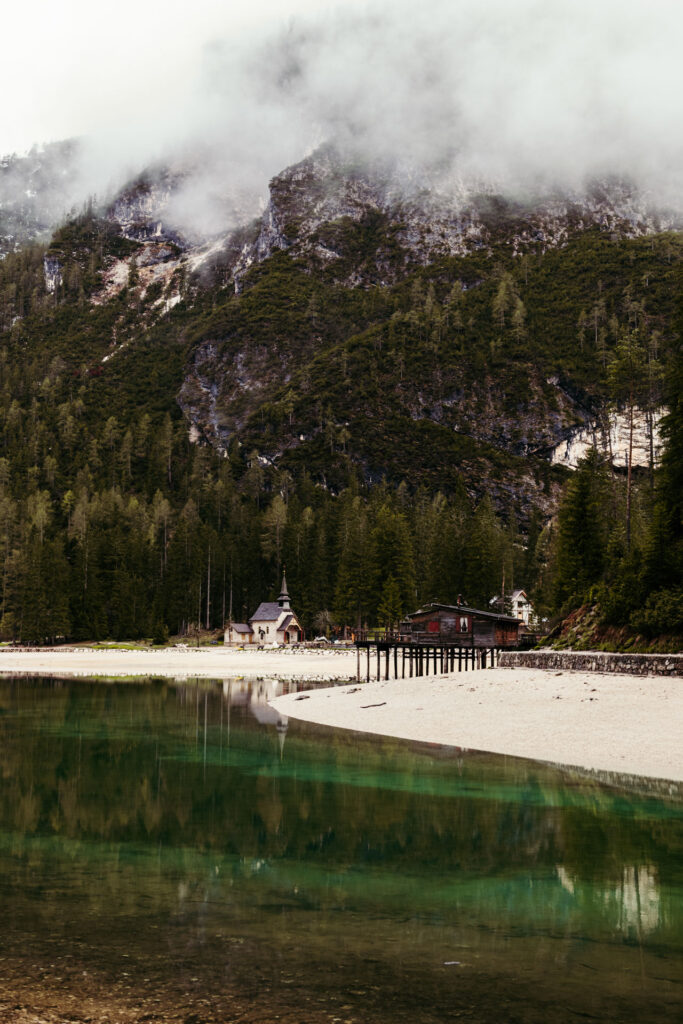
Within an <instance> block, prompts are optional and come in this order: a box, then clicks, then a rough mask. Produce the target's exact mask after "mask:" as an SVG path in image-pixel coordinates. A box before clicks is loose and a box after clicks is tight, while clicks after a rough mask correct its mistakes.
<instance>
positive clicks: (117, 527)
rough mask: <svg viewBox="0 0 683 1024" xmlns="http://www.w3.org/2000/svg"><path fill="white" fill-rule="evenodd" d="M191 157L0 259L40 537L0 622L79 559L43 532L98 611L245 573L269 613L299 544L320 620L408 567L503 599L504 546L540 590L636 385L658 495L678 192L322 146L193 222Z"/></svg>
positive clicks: (22, 501) (12, 491) (4, 317)
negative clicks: (576, 489)
mask: <svg viewBox="0 0 683 1024" xmlns="http://www.w3.org/2000/svg"><path fill="white" fill-rule="evenodd" d="M50 180H52V179H50ZM193 180H194V179H193V172H192V169H191V168H174V169H170V168H153V169H150V170H148V171H146V172H145V173H144V174H141V175H140V176H139V177H138V178H136V179H135V180H134V181H132V182H131V183H130V184H129V185H128V186H127V187H126V188H125V189H123V190H121V192H120V193H119V194H118V195H116V196H115V197H114V198H113V199H111V200H110V201H108V203H107V204H106V205H105V206H104V207H102V208H96V207H93V205H92V204H91V205H90V206H86V207H85V208H84V209H82V211H81V212H80V213H78V214H75V215H72V216H71V217H69V218H68V219H67V220H66V221H65V222H64V223H62V224H61V225H60V226H59V227H58V228H57V229H56V230H55V231H54V232H53V233H52V236H51V238H50V240H49V242H48V243H44V242H42V241H40V239H37V235H38V234H40V232H39V231H38V226H37V225H38V220H39V218H38V217H37V215H36V217H35V225H36V227H35V230H34V229H33V228H30V225H29V219H30V218H28V217H26V218H24V221H23V224H24V227H23V230H24V231H25V236H24V237H25V239H26V241H24V242H23V243H21V244H20V243H19V241H17V240H15V242H13V243H12V248H13V250H14V251H8V252H7V255H6V256H5V259H4V260H3V261H2V262H0V329H1V330H2V331H3V336H2V343H3V344H2V349H1V350H0V357H1V358H2V360H3V362H2V375H1V378H0V388H4V391H2V396H3V397H2V401H1V402H0V425H1V431H0V433H1V434H2V440H3V443H4V449H3V450H4V452H5V455H4V456H3V458H4V459H5V461H6V465H5V466H4V468H3V464H2V458H0V477H2V475H3V474H4V475H5V477H6V483H5V484H4V485H3V486H4V487H5V490H4V494H5V497H6V499H7V501H8V502H9V504H8V505H7V506H6V508H7V509H9V511H7V514H6V518H5V534H4V536H5V541H4V543H5V551H6V557H7V558H8V559H9V560H10V563H11V564H12V565H14V561H13V559H14V557H15V554H14V553H17V562H16V565H17V569H16V572H17V576H16V578H14V577H12V573H9V575H8V577H7V579H8V580H10V582H9V583H8V584H7V586H8V588H9V589H8V591H7V595H6V597H5V599H4V603H3V607H4V609H5V616H9V617H8V618H6V621H5V626H4V627H2V626H0V632H2V631H3V629H4V634H5V635H13V633H14V631H15V630H16V629H17V622H19V621H21V622H23V623H24V627H23V632H24V634H25V635H28V634H26V629H27V627H26V626H25V623H26V622H27V621H29V618H30V616H29V613H28V612H27V611H26V608H27V607H28V606H29V605H30V597H29V595H28V594H27V592H25V590H22V586H24V584H22V583H21V582H20V581H21V579H28V578H29V576H28V575H27V574H28V573H29V569H30V571H31V572H36V573H38V576H40V574H41V573H42V574H45V573H51V574H52V575H54V574H55V569H54V566H52V568H49V564H50V562H49V559H48V561H47V562H46V563H44V564H43V563H41V565H40V566H39V567H37V568H35V567H34V568H33V569H31V567H30V565H29V566H28V567H27V565H26V564H24V563H27V562H28V563H31V565H32V562H31V559H32V558H33V557H34V552H35V548H34V547H33V546H32V545H33V544H34V543H35V537H36V536H38V537H40V538H41V541H40V550H43V547H42V545H43V539H44V537H45V536H49V537H50V538H51V539H50V543H51V544H54V545H55V546H54V548H53V549H51V551H52V554H51V555H50V558H53V559H55V560H56V563H58V564H59V565H60V566H61V570H60V571H62V572H63V573H64V576H65V579H66V580H67V583H66V584H65V592H66V593H68V594H69V595H70V596H69V600H68V611H66V610H65V611H64V616H63V618H64V620H66V619H68V621H69V622H70V623H71V629H72V630H73V631H75V632H76V633H77V634H79V635H88V633H90V634H92V633H93V632H97V633H99V634H101V635H124V634H125V633H126V632H128V633H130V632H131V631H132V632H136V631H137V632H138V633H139V632H140V631H144V630H147V629H149V628H150V626H151V624H154V623H156V624H157V625H158V624H159V623H161V622H165V623H166V624H167V625H168V626H169V628H173V629H178V628H181V627H182V625H183V623H184V624H185V627H187V623H188V622H190V621H194V622H196V621H197V619H198V618H199V617H201V618H202V619H204V618H206V620H207V621H210V622H216V621H217V620H220V619H221V617H222V612H221V611H220V609H221V608H222V605H223V603H224V602H225V600H226V592H227V586H228V585H227V583H226V580H227V579H229V578H232V579H233V588H232V592H233V595H234V597H235V602H236V603H235V607H236V608H238V607H239V609H240V615H244V614H248V613H249V612H250V610H251V609H250V606H251V604H253V603H254V601H255V600H257V599H258V600H261V599H263V597H264V596H268V593H267V592H268V590H269V588H270V587H271V585H272V586H277V583H278V582H279V581H278V579H277V576H278V572H279V567H280V563H281V560H282V558H283V557H285V558H286V559H287V563H288V564H287V569H288V579H290V583H292V586H293V592H294V593H296V592H297V590H298V592H299V594H300V595H301V602H300V603H299V604H298V610H299V612H300V614H301V615H303V619H304V620H305V623H306V626H307V628H310V627H311V624H312V623H313V621H314V617H315V614H316V612H318V611H320V610H321V609H330V608H335V609H336V610H337V614H338V616H340V617H341V616H343V617H344V618H345V619H346V621H353V620H354V618H355V616H356V615H357V614H358V609H359V608H362V609H365V611H364V612H363V614H364V616H365V615H369V616H370V618H371V620H372V618H373V617H377V616H379V615H380V608H383V609H384V611H383V612H382V613H381V614H382V615H388V614H389V611H387V609H390V608H391V609H393V610H394V611H398V612H399V613H400V609H399V608H398V605H397V604H396V600H397V599H396V594H397V593H398V594H399V596H400V601H399V603H400V605H401V608H402V609H403V610H405V608H407V607H408V606H412V604H414V602H415V601H416V600H417V601H422V600H426V599H429V598H430V597H434V596H440V598H441V599H443V600H448V599H450V596H452V597H455V596H456V595H457V593H459V592H463V591H464V592H466V593H467V595H468V599H469V600H470V601H471V602H473V603H476V602H477V601H479V602H480V603H481V602H484V601H486V600H488V599H489V598H490V597H491V596H493V594H494V593H495V592H496V590H497V588H498V587H499V585H500V579H501V567H502V565H503V564H508V563H509V568H508V569H507V570H506V572H507V574H508V575H507V579H508V580H510V579H511V575H510V574H511V573H512V572H513V570H514V571H515V572H516V573H517V574H518V576H517V578H519V573H523V574H524V578H523V580H521V582H523V583H524V584H525V586H526V587H527V588H528V589H532V588H533V587H534V586H538V588H539V590H538V593H539V595H540V594H541V592H542V591H543V587H546V591H547V586H546V584H545V583H544V582H543V573H544V571H545V570H544V569H543V566H544V564H545V562H546V561H547V559H548V558H549V555H548V550H549V548H548V544H549V543H550V541H549V539H548V538H549V536H550V535H549V534H547V531H546V533H543V531H542V530H541V527H542V526H543V524H544V523H548V522H549V521H551V517H552V516H553V515H554V513H555V511H556V509H557V505H558V500H559V495H560V490H561V488H562V486H563V484H564V482H565V481H566V480H567V479H568V474H569V470H568V468H567V467H568V466H569V465H571V464H572V462H574V463H575V458H576V455H575V453H576V451H577V449H580V446H581V445H586V444H587V443H588V442H589V441H591V440H592V439H595V440H597V442H598V444H599V445H600V444H604V447H605V450H606V452H607V453H608V454H609V455H610V457H613V461H614V462H615V463H619V461H620V459H619V457H618V456H617V455H616V453H615V452H614V451H613V447H614V444H615V443H616V442H615V440H614V439H615V437H616V434H615V429H616V426H618V424H616V419H617V412H615V403H616V406H617V407H618V406H619V403H621V406H622V418H621V427H622V428H623V422H624V415H626V417H627V418H628V419H629V422H630V418H631V415H634V416H635V418H636V419H638V420H639V422H640V427H641V434H642V447H643V450H642V452H641V453H640V457H639V458H637V459H636V460H635V461H636V462H640V463H641V464H642V470H641V473H640V476H639V475H638V473H636V483H637V484H638V482H639V481H641V480H642V500H641V498H639V499H638V502H636V504H635V505H634V506H633V509H634V511H633V515H634V516H636V518H637V516H641V511H640V510H641V509H642V516H643V517H646V506H647V500H646V493H647V488H648V486H649V483H648V481H649V479H650V476H651V472H652V468H653V467H652V465H651V463H652V461H653V458H654V457H655V456H656V445H657V443H658V438H657V430H656V425H657V420H658V417H659V410H660V409H661V407H662V404H663V390H662V388H663V384H664V383H665V381H666V377H667V372H668V371H667V366H668V363H669V360H670V358H671V353H672V352H673V351H674V350H675V344H674V343H675V339H676V337H677V320H676V318H677V315H678V314H677V308H678V303H679V301H680V296H681V287H682V284H683V281H682V276H681V275H682V268H683V262H682V261H681V255H682V252H683V246H682V240H681V236H680V234H679V233H678V231H677V230H676V228H677V222H676V219H675V218H674V217H673V216H672V215H670V214H667V213H665V212H661V211H660V212H657V211H656V210H655V209H653V206H652V203H651V202H649V201H648V199H647V197H643V196H642V195H640V194H639V193H638V191H637V190H636V189H635V188H634V187H633V186H629V185H628V184H626V183H624V182H616V181H613V182H602V183H593V184H592V185H591V186H590V187H589V188H587V189H586V190H584V191H583V192H581V193H572V194H549V193H544V194H541V195H538V196H533V195H530V194H527V195H524V196H519V195H517V196H510V195H505V194H503V193H502V192H501V191H500V190H496V188H495V186H494V185H492V184H490V183H488V184H487V183H466V182H454V181H446V180H443V179H439V178H438V177H437V176H434V175H432V176H431V177H429V178H425V177H424V176H421V175H418V174H416V173H415V172H414V170H411V169H410V168H406V167H398V166H391V167H390V166H386V165H379V164H367V163H361V162H359V161H358V160H357V159H349V158H345V157H344V156H343V155H341V154H340V153H339V152H338V151H337V150H336V149H335V148H334V147H331V146H326V147H323V148H322V149H321V150H319V151H317V152H316V153H314V154H312V155H311V156H310V157H308V158H307V159H305V160H304V161H302V162H301V163H299V164H297V165H296V166H294V167H291V168H289V169H287V170H285V171H283V172H282V173H281V174H279V175H277V176H276V177H275V178H274V179H273V181H272V182H271V187H270V196H269V201H268V202H267V204H266V206H265V209H264V210H263V213H262V214H261V215H260V216H259V217H257V218H255V219H253V218H252V219H251V220H249V219H247V220H246V221H245V223H244V224H243V225H242V226H241V227H239V228H237V229H235V228H232V229H227V228H225V227H221V226H220V225H222V224H225V223H226V221H225V219H224V218H223V216H222V215H221V216H220V217H218V219H217V221H216V224H217V225H218V227H217V228H216V230H210V226H209V228H207V223H208V221H207V220H206V219H205V220H204V222H203V225H202V227H201V229H193V226H192V224H191V223H190V222H188V220H187V216H186V213H187V210H188V208H191V206H192V203H191V201H190V200H191V194H192V188H193V187H194V186H193ZM50 188H52V186H50ZM55 188H56V187H55ZM55 188H52V192H50V195H54V194H56V191H55ZM48 191H49V190H48ZM46 202H47V201H46ZM226 203H227V200H225V203H224V204H223V206H222V207H221V209H222V210H224V209H225V208H227V207H226ZM38 205H39V204H37V205H36V207H35V209H37V208H38ZM227 205H230V216H229V217H228V222H229V223H232V222H234V220H235V219H238V220H239V219H240V216H241V215H238V214H239V210H238V204H236V203H232V204H227ZM45 208H46V209H47V206H46V207H45ZM13 209H16V207H13ZM45 217H46V218H47V214H46V215H45ZM5 223H6V222H5ZM188 225H189V226H188ZM17 238H18V236H17ZM629 344H630V345H631V347H632V348H633V349H634V351H635V349H637V351H638V358H639V359H641V360H642V366H643V368H644V369H643V372H642V374H641V378H640V379H639V381H638V386H637V388H636V389H635V391H633V392H632V393H628V389H627V390H626V391H625V390H624V387H623V385H620V386H619V387H618V386H617V384H618V381H617V380H616V376H615V372H614V367H615V366H616V365H617V363H618V361H619V359H620V358H621V356H620V353H621V352H622V349H623V348H624V346H625V345H629ZM634 394H635V397H636V399H637V401H636V402H635V409H634V408H633V406H634V403H633V401H632V398H633V395H634ZM629 403H630V404H629ZM621 461H622V463H623V459H622V460H621ZM639 493H640V492H639ZM614 494H615V496H614V502H615V505H614V516H615V521H617V520H618V519H619V517H620V516H621V515H622V511H621V508H622V505H623V497H619V496H618V494H617V492H616V491H615V492H614ZM629 500H630V499H629ZM358 503H360V504H358ZM629 507H630V506H629ZM228 509H229V512H228V511H226V510H228ZM352 509H355V511H353V512H352V511H351V510H352ZM226 516H227V517H228V518H227V520H226ZM637 521H638V522H640V521H641V520H640V519H638V520H637ZM634 522H636V520H634ZM642 522H645V518H643V519H642ZM226 523H227V524H228V525H226ZM41 524H42V525H41ZM638 529H640V527H638ZM634 530H635V533H636V534H637V530H636V527H635V526H634ZM46 531H47V533H46ZM359 531H360V532H359ZM539 531H540V533H539ZM634 535H635V534H634ZM31 537H33V538H34V541H31ZM544 537H545V539H543V538H544ZM162 538H163V539H162ZM190 538H193V540H190ZM382 538H393V541H392V544H391V545H389V546H387V543H386V542H385V541H384V540H383V539H382ZM539 545H540V546H539ZM543 545H545V547H544V546H543ZM293 551H294V552H295V553H296V554H295V555H293V554H292V552H293ZM446 551H450V554H448V556H446V554H444V552H446ZM46 557H47V556H46ZM292 558H295V561H294V564H291V559H292ZM8 564H9V563H8ZM218 564H220V571H219V570H217V569H216V565H218ZM20 566H23V568H22V569H21V573H20V572H19V567H20ZM8 572H9V570H8ZM217 572H218V575H216V573H217ZM22 573H23V575H22ZM229 573H230V574H232V577H229V575H228V574H229ZM91 574H92V577H93V578H92V579H91ZM41 578H42V577H41ZM12 579H14V582H11V580H12ZM79 580H80V583H79ZM84 580H85V581H87V586H85V584H84ZM188 580H190V581H191V582H190V583H189V584H188ZM353 580H355V581H356V582H355V583H354V582H353ZM94 581H95V582H94ZM350 581H351V582H350ZM138 591H139V592H140V593H145V594H146V597H145V600H144V610H141V607H140V606H139V605H138V604H137V602H136V600H135V599H134V595H135V593H137V592H138ZM207 591H208V595H207ZM359 594H360V595H361V596H360V597H359ZM202 595H204V596H203V597H202ZM207 596H208V599H209V600H208V603H206V608H205V611H204V610H202V609H203V608H204V604H203V603H202V602H207ZM539 599H540V598H539ZM547 600H548V601H549V600H550V599H549V598H547ZM392 602H393V603H392ZM136 608H137V611H134V610H132V609H136ZM354 609H355V610H354ZM223 611H224V609H223ZM41 614H42V613H41ZM30 615H31V616H33V619H31V621H34V620H35V616H37V615H38V612H37V611H35V609H32V610H31V613H30ZM27 616H29V617H27ZM93 623H94V624H95V625H93ZM31 628H32V629H34V632H35V630H38V634H39V635H41V636H44V635H54V634H55V629H56V627H54V625H53V627H51V631H49V632H47V633H46V632H45V629H47V627H45V626H40V627H38V626H35V623H34V626H32V627H31ZM41 630H42V632H41Z"/></svg>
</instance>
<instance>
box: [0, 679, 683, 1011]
mask: <svg viewBox="0 0 683 1024" xmlns="http://www.w3.org/2000/svg"><path fill="white" fill-rule="evenodd" d="M294 685H295V684H290V688H291V687H292V686H294ZM306 685H307V686H308V685H310V684H306ZM276 689H277V687H276V684H274V683H273V682H272V681H259V682H257V683H253V682H247V681H245V680H226V681H221V682H215V683H214V682H210V681H204V680H202V681H188V682H186V683H183V684H173V683H170V682H169V681H165V680H150V681H147V682H146V683H144V684H143V683H140V682H135V683H121V682H117V683H113V682H112V683H104V682H98V683H90V682H87V681H81V680H37V679H36V680H31V679H29V680H26V679H21V680H18V679H17V680H13V679H6V680H4V681H3V682H1V683H0V732H1V736H0V738H1V740H2V742H1V744H0V767H1V770H2V777H3V785H2V790H1V792H0V814H1V815H2V832H1V834H0V866H1V867H2V877H3V879H4V884H5V889H4V908H5V912H6V913H5V920H6V926H5V928H4V929H3V947H4V948H3V953H4V954H5V956H6V961H5V963H6V965H7V964H9V965H10V966H9V967H8V974H7V977H8V978H9V979H10V981H9V982H8V984H10V985H14V988H13V989H12V993H11V994H12V995H15V996H16V995H17V992H20V991H21V989H22V988H24V989H25V987H26V985H27V984H30V986H31V988H32V991H33V993H34V995H35V991H37V990H39V991H41V992H42V991H44V990H46V988H45V986H48V981H49V979H48V980H46V975H45V973H43V974H41V975H40V979H38V980H36V979H33V980H30V981H29V980H27V979H30V969H33V968H35V969H36V970H38V969H39V968H40V965H44V964H49V963H54V962H55V960H54V958H55V956H56V955H57V953H56V949H59V956H61V957H67V958H71V959H70V960H69V963H71V964H72V965H73V967H74V971H73V976H71V975H70V976H69V977H71V981H70V982H69V985H71V986H72V988H74V986H75V989H74V990H75V991H76V992H78V991H81V990H79V989H78V985H82V984H84V983H83V982H79V981H78V980H77V979H78V978H81V979H82V978H83V977H84V975H83V972H84V971H85V972H86V976H96V977H98V978H99V979H100V983H101V984H102V985H104V986H105V988H106V987H107V986H109V987H110V988H111V986H112V985H114V986H115V985H119V984H123V981H122V980H121V979H122V978H123V974H122V973H121V972H120V970H118V967H117V965H119V966H120V963H121V959H122V958H125V959H126V960H127V961H128V962H129V966H130V970H129V971H127V972H126V974H125V977H135V978H136V985H137V988H136V998H137V999H138V1002H140V1001H141V1000H142V1002H143V1003H144V1000H145V999H146V998H149V999H152V995H151V993H152V990H153V989H154V991H156V995H155V996H154V998H155V999H157V1000H158V999H159V998H160V997H159V994H158V993H159V991H162V992H163V993H165V994H166V995H165V996H164V998H168V999H169V1000H170V1004H172V1001H173V999H177V998H179V997H178V986H179V985H180V986H181V988H182V998H183V999H186V1000H190V1002H188V1003H187V1005H188V1006H189V1005H190V1004H191V1005H192V1006H194V1005H195V1004H194V1003H191V1000H192V999H195V997H196V998H197V999H199V998H200V995H199V993H200V992H203V993H204V995H203V996H201V998H206V993H207V992H211V993H212V996H211V999H212V1000H213V1001H214V1002H213V1003H212V1005H214V1003H215V1005H216V1006H218V1002H217V1001H219V1002H220V1000H223V1001H224V1002H225V1006H227V1007H228V1008H230V1007H231V1008H232V1009H230V1012H236V1011H235V1007H237V1006H238V1005H241V1004H240V1000H241V999H246V998H247V995H249V999H251V1000H252V1001H254V1000H256V1002H254V1005H255V1006H258V1007H259V1010H258V1012H259V1013H260V1014H261V1016H259V1017H254V1018H253V1019H254V1020H257V1019H258V1020H261V1021H265V1020H269V1019H275V1018H276V1016H277V1015H278V1014H279V1015H280V1019H284V1017H286V1014H287V1013H288V1012H290V1011H291V1012H292V1013H299V1014H300V1015H301V1014H302V1013H305V1014H307V1015H308V1016H305V1015H304V1016H299V1018H298V1019H299V1022H300V1024H301V1022H302V1021H303V1020H309V1019H310V1020H311V1021H317V1020H318V1019H320V1020H328V1019H329V1016H330V1015H332V1016H335V1015H340V1016H341V1017H342V1019H351V1018H353V1017H354V1015H355V1019H358V1020H364V1021H378V1022H379V1021H392V1022H401V1021H404V1020H405V1021H408V1020H411V1021H412V1020H421V1021H431V1020H434V1021H437V1020H445V1019H450V1016H457V1015H469V1017H470V1018H471V1019H474V1020H477V1019H479V1020H482V1021H483V1020H491V1021H493V1020H496V1021H500V1020H504V1019H505V1016H504V1015H502V1016H501V1006H503V1005H507V1006H508V1007H511V1008H514V1009H509V1016H510V1019H513V1018H514V1019H518V1020H522V1021H525V1020H528V1021H535V1020H554V1019H556V1020H558V1021H559V1020H565V1019H573V1018H571V1017H567V1016H566V1012H567V1010H566V1008H567V1006H570V1007H571V1008H572V1009H571V1013H572V1014H574V1013H575V1014H576V1015H579V1016H581V1015H583V1016H585V1015H586V1014H591V1015H597V1016H599V1017H600V1018H601V1019H606V1020H624V1021H627V1020H630V1021H632V1020H635V1019H638V1020H639V1021H645V1020H655V1019H657V1020H658V1021H661V1020H663V1019H667V1016H671V1015H672V1014H673V1013H675V1011H676V1008H677V1000H679V999H680V962H681V961H680V956H681V946H682V945H683V938H682V927H683V926H682V921H683V914H681V909H682V892H683V878H682V867H681V865H682V858H681V853H682V851H683V826H682V822H683V801H682V800H681V797H680V794H677V793H676V792H675V791H674V792H671V787H670V786H669V785H668V784H667V785H664V784H662V783H661V781H657V780H634V779H630V780H625V779H622V780H617V781H619V782H620V785H619V786H614V785H612V786H606V785H605V784H604V783H603V782H602V781H600V780H599V779H596V778H591V777H586V775H585V773H584V774H579V773H577V772H572V771H569V770H562V771H560V770H557V769H554V768H552V767H549V766H543V765H540V764H536V763H533V762H527V761H521V760H518V759H514V758H503V757H494V756H492V755H485V754H481V753H477V752H471V751H457V750H453V749H452V748H441V747H429V746H426V745H419V744H408V743H405V742H399V741H392V740H379V739H377V738H373V737H368V736H366V735H362V736H360V735H356V734H351V733H345V732H333V731H330V730H325V729H320V728H316V727H313V726H306V725H303V724H301V723H296V722H289V723H287V721H286V720H285V719H283V718H282V716H279V715H278V714H277V713H276V712H275V711H274V710H273V709H272V708H270V707H269V705H268V699H269V697H271V696H272V695H274V693H275V692H276ZM279 692H281V689H280V691H279ZM614 781H615V780H612V782H614ZM627 782H628V784H629V787H630V788H626V783H627ZM30 964H32V965H33V968H30V969H29V966H27V965H30ZM36 965H38V966H36ZM76 968H78V970H76ZM115 968H116V969H115ZM22 970H23V972H24V973H23V975H22ZM27 971H28V972H29V973H28V974H27V973H26V972H27ZM117 971H118V973H116V972H117ZM13 972H14V973H13ZM88 972H90V975H89V974H88ZM188 972H192V973H191V974H190V973H188ZM48 973H49V972H48ZM50 977H51V975H50ZM60 977H62V978H63V977H64V974H62V975H60ZM22 978H23V980H22ZM145 978H147V979H148V980H147V981H145V980H144V979H145ZM191 978H196V979H198V980H197V981H196V982H191V981H190V980H188V979H191ZM12 979H15V980H14V981H13V980H12ZM117 979H118V980H117ZM60 984H61V983H60ZM41 986H42V988H41ZM193 986H194V987H193ZM292 986H294V987H292ZM195 988H196V991H195ZM69 991H71V989H69ZM121 991H122V992H123V991H124V990H123V989H122V990H121ZM193 993H194V994H193ZM294 993H296V998H295V995H294ZM82 996H83V992H82V991H81V997H82ZM36 998H37V997H36ZM121 998H123V996H121ZM226 1001H227V1002H226ZM170 1004H169V1005H170ZM1 1005H2V1004H1V1001H0V1006H1ZM225 1006H224V1007H223V1009H222V1010H221V1012H222V1013H224V1014H225V1013H227V1012H228V1010H226V1009H225ZM344 1007H346V1009H343V1008H344ZM302 1008H303V1009H302ZM193 1012H194V1011H193ZM215 1012H218V1010H216V1011H215ZM255 1012H256V1011H255ZM505 1012H508V1011H507V1010H506V1011H505ZM268 1014H270V1016H268ZM563 1014H565V1016H563ZM207 1019H211V1018H207ZM216 1019H219V1018H216ZM220 1019H222V1018H220ZM225 1019H230V1018H229V1017H226V1018H225Z"/></svg>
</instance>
